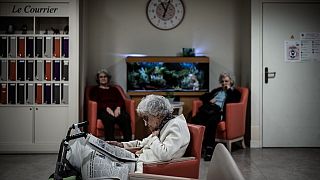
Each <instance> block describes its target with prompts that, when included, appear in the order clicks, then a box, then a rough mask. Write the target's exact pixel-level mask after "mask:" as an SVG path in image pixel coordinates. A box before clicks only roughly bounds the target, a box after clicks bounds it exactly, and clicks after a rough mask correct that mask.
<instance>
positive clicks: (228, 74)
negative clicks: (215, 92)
mask: <svg viewBox="0 0 320 180" xmlns="http://www.w3.org/2000/svg"><path fill="white" fill-rule="evenodd" d="M225 77H228V78H229V79H230V85H231V86H233V85H234V80H233V79H232V77H231V74H230V73H227V72H223V73H221V74H220V75H219V82H221V81H222V79H223V78H225Z"/></svg>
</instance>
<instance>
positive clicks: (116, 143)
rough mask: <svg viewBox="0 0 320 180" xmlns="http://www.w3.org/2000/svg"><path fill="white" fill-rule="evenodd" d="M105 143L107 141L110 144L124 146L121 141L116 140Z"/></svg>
mask: <svg viewBox="0 0 320 180" xmlns="http://www.w3.org/2000/svg"><path fill="white" fill-rule="evenodd" d="M107 143H109V144H111V145H114V146H118V147H121V148H124V145H123V144H122V143H121V142H118V141H107Z"/></svg>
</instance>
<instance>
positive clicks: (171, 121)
mask: <svg viewBox="0 0 320 180" xmlns="http://www.w3.org/2000/svg"><path fill="white" fill-rule="evenodd" d="M172 112H173V108H172V106H171V104H170V102H169V100H168V99H166V98H165V97H163V96H158V95H148V96H146V97H144V98H143V99H142V100H141V102H140V103H139V105H138V107H137V113H138V115H139V116H140V117H142V119H143V120H144V123H145V126H147V127H148V129H149V130H150V132H151V134H150V135H149V136H148V137H146V138H144V139H143V140H142V141H140V140H134V141H129V142H116V141H107V143H105V142H104V141H102V140H99V139H97V138H95V137H93V136H92V135H89V136H88V138H87V141H86V143H83V144H84V145H83V146H81V148H82V150H81V151H82V153H81V157H82V160H81V163H82V165H81V173H82V177H83V179H97V178H98V176H101V177H104V178H106V177H108V178H118V179H127V178H128V173H129V172H132V165H133V164H134V165H136V167H135V171H136V172H142V169H143V163H145V162H159V161H169V160H172V159H177V158H181V157H182V156H183V155H184V153H185V151H186V149H187V147H188V145H189V142H190V133H189V129H188V126H187V122H186V119H185V118H184V116H183V115H180V116H177V117H174V116H173V115H172ZM85 144H90V146H86V145H85ZM79 149H80V148H77V151H79ZM93 149H95V150H93ZM99 149H100V150H105V152H106V153H100V152H101V151H99ZM124 149H135V150H136V151H135V154H133V153H131V154H130V152H129V151H126V153H122V151H124ZM74 151H75V150H74ZM102 152H103V151H102ZM110 152H112V153H110ZM117 152H118V153H119V154H122V155H123V154H125V156H126V157H125V158H119V156H117ZM132 157H134V159H135V161H136V162H134V163H132V162H133V161H131V160H130V159H131V158H132ZM119 159H120V160H119ZM69 160H70V162H71V163H72V161H74V160H73V158H72V156H71V157H70V158H69ZM92 169H94V170H92ZM109 169H110V170H109ZM97 172H99V173H97ZM125 173H126V175H123V174H125ZM120 174H121V176H120Z"/></svg>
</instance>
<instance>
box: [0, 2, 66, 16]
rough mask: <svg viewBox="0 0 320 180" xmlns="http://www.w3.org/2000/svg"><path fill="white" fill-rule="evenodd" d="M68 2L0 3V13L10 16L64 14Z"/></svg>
mask: <svg viewBox="0 0 320 180" xmlns="http://www.w3.org/2000/svg"><path fill="white" fill-rule="evenodd" d="M68 5H69V4H68V3H51V4H49V3H0V15H6V16H8V15H10V16H41V15H55V16H56V15H58V16H65V15H67V13H68Z"/></svg>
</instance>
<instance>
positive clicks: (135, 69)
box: [127, 61, 209, 92]
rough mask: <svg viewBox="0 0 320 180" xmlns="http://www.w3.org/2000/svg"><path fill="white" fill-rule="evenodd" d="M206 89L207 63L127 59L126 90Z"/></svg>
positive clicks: (202, 90)
mask: <svg viewBox="0 0 320 180" xmlns="http://www.w3.org/2000/svg"><path fill="white" fill-rule="evenodd" d="M208 89H209V63H203V62H146V61H141V62H136V61H135V62H128V61H127V90H128V92H133V91H162V92H168V91H173V92H188V91H190V92H193V91H201V92H206V91H208Z"/></svg>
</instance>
